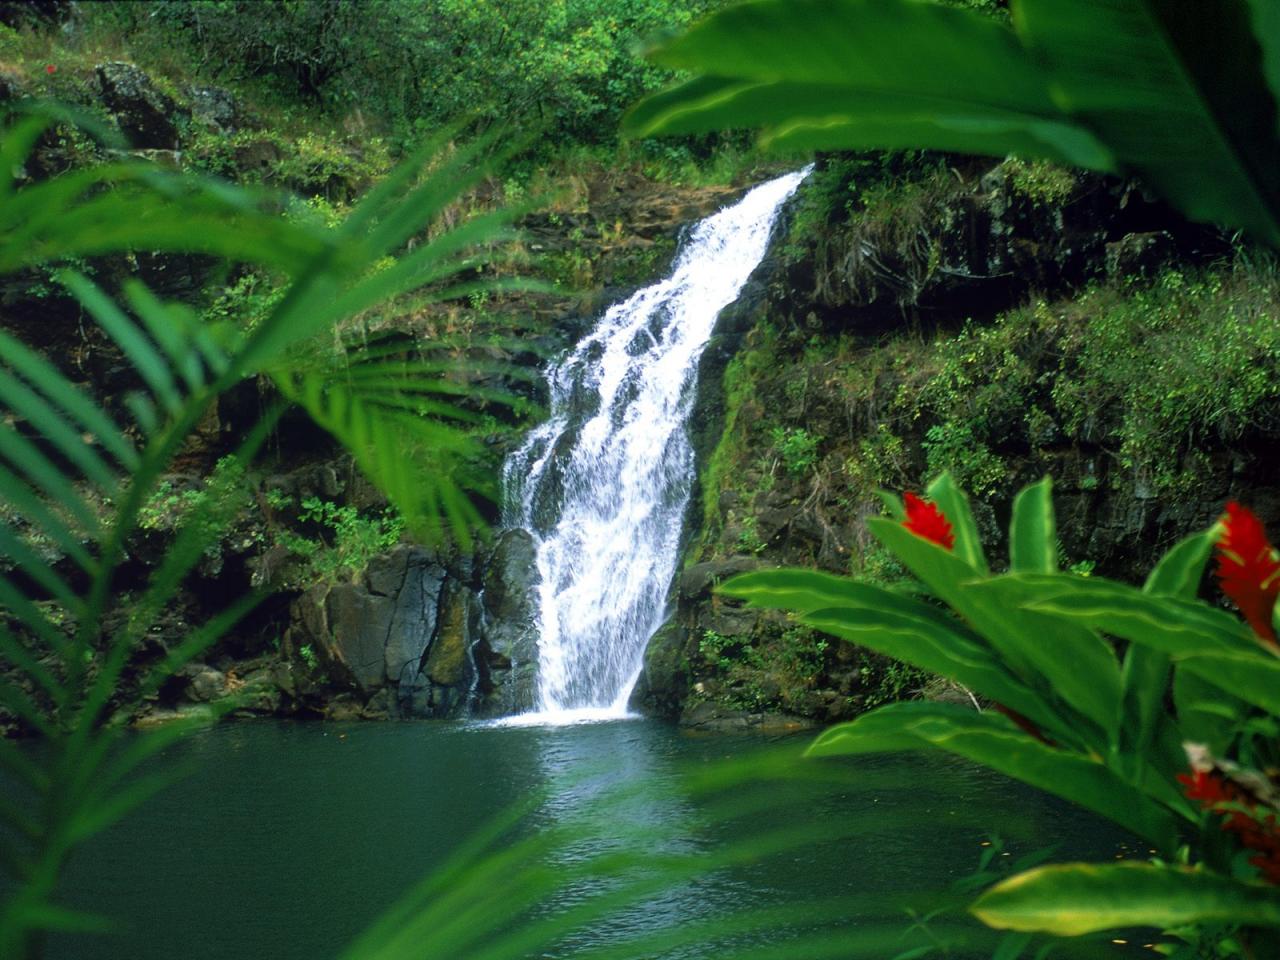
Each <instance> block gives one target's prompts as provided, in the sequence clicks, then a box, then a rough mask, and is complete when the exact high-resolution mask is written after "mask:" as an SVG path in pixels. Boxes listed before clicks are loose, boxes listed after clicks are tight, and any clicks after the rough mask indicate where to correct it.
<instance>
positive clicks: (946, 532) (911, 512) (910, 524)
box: [902, 493, 956, 550]
mask: <svg viewBox="0 0 1280 960" xmlns="http://www.w3.org/2000/svg"><path fill="white" fill-rule="evenodd" d="M902 499H903V502H904V505H905V506H906V508H907V519H906V522H905V523H903V526H904V527H906V528H907V529H908V530H910V531H911V532H912V533H914V534H915V535H916V536H917V537H924V539H926V540H928V541H929V542H930V543H936V544H937V545H938V546H940V547H942V548H943V549H944V550H950V549H951V548H952V547H954V546H955V545H956V537H955V534H954V533H952V532H951V522H950V521H949V520H948V519H947V518H946V517H945V516H944V515H943V513H942V511H941V510H939V509H938V508H937V506H936V505H935V504H932V503H929V502H927V501H925V500H921V499H920V498H919V497H917V496H916V495H915V494H914V493H907V494H904V495H903V498H902Z"/></svg>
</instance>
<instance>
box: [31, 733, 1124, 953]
mask: <svg viewBox="0 0 1280 960" xmlns="http://www.w3.org/2000/svg"><path fill="white" fill-rule="evenodd" d="M808 739H809V738H808V737H804V736H800V737H792V738H788V739H787V740H786V741H783V742H782V743H781V745H780V749H782V750H784V751H790V750H792V749H794V752H795V753H796V754H799V752H800V751H801V750H802V749H803V747H804V745H805V744H806V743H807V742H808ZM762 746H763V742H762V740H761V739H760V738H751V737H746V736H728V735H718V736H692V735H689V734H687V733H684V732H681V731H679V730H677V729H675V728H673V727H670V726H668V725H665V724H661V723H658V722H654V721H649V720H631V721H615V722H609V723H595V724H578V725H572V726H561V727H515V728H513V727H494V726H481V725H470V724H447V723H430V722H428V723H400V724H366V725H349V726H342V725H333V724H326V725H320V724H290V723H275V722H245V723H237V724H226V725H222V726H218V727H215V728H212V729H209V730H207V731H204V732H201V733H199V734H197V735H195V736H193V737H191V738H190V739H188V740H187V741H185V742H183V743H180V744H179V745H177V746H176V747H174V748H172V749H171V750H170V751H169V753H168V754H166V755H165V757H164V758H163V760H162V762H163V763H165V764H174V765H177V766H186V767H188V768H189V772H188V773H187V774H186V776H185V777H184V778H183V779H181V780H179V781H178V782H177V783H176V784H175V785H174V786H172V787H170V788H169V789H168V790H166V791H165V792H163V793H161V794H160V795H158V796H156V797H154V798H153V799H151V800H150V801H148V802H147V803H146V804H145V805H144V806H143V807H141V808H140V809H138V810H137V811H135V812H134V813H133V814H132V815H130V816H129V817H128V818H127V819H126V820H124V821H122V822H120V823H119V824H117V825H116V826H114V827H113V828H111V829H109V830H108V831H107V832H106V833H105V834H102V835H101V836H99V837H97V838H96V839H94V840H93V841H91V842H90V843H88V844H87V845H86V846H85V847H84V848H83V849H82V850H80V851H79V852H78V854H77V856H76V858H75V859H74V861H73V863H72V865H71V869H70V870H69V872H68V874H67V877H66V882H65V884H64V890H65V891H66V899H67V900H68V901H70V902H71V903H74V904H77V905H81V906H84V907H88V908H91V909H93V910H94V911H95V912H97V913H101V914H104V915H106V916H109V917H111V918H114V919H115V920H116V921H118V922H119V925H120V929H119V931H118V932H117V933H115V934H112V935H107V936H101V937H97V936H95V937H84V936H77V937H74V938H70V937H67V938H61V937H55V938H54V939H53V940H52V942H51V943H50V945H49V946H50V949H49V952H48V956H49V957H51V958H56V960H107V958H111V960H124V958H128V960H153V958H154V960H160V958H164V960H172V958H184V960H214V958H218V960H224V958H232V957H244V958H251V957H252V958H264V960H267V958H270V960H321V958H326V957H336V956H337V955H338V954H339V953H340V952H341V951H342V949H343V948H345V947H346V946H347V945H348V944H349V943H350V942H351V941H352V939H353V938H354V937H355V936H356V935H357V934H358V933H359V932H360V931H361V930H362V929H364V928H365V927H366V926H367V925H369V924H370V923H371V922H372V921H373V920H374V919H375V918H377V917H378V916H379V915H380V914H381V913H382V912H383V911H384V910H386V909H387V908H388V907H389V906H391V905H392V904H393V903H394V902H395V901H396V899H397V897H398V896H400V895H401V894H402V893H403V892H404V891H405V890H406V889H408V888H409V887H410V886H411V885H412V884H414V883H415V882H416V881H418V880H420V879H421V878H422V877H423V876H425V875H426V874H428V873H429V872H431V871H432V870H433V868H437V867H439V865H440V864H441V863H442V862H443V860H444V859H445V858H446V857H447V856H448V855H449V854H450V852H451V851H453V850H455V849H456V848H457V847H458V845H459V844H460V843H462V842H463V841H464V840H466V839H467V838H468V837H470V836H472V835H473V834H474V833H475V831H477V830H479V829H480V828H481V827H483V826H484V825H485V824H486V823H488V822H489V821H490V820H491V819H492V818H493V817H495V816H496V815H498V814H500V813H502V812H503V811H506V810H509V809H511V808H512V805H513V804H516V803H520V802H529V801H530V799H531V798H537V799H536V802H535V803H534V805H533V807H532V809H531V810H530V812H529V813H528V818H527V820H526V824H527V827H526V829H527V831H528V833H529V834H531V835H532V834H537V833H539V832H540V831H544V830H546V829H548V828H551V827H553V826H554V825H556V824H559V823H563V822H565V821H566V820H567V819H569V818H573V817H582V818H583V819H582V821H581V822H582V824H583V830H584V833H583V837H582V841H583V842H582V843H580V844H573V845H569V846H568V847H564V848H556V849H554V850H552V851H550V852H549V853H548V856H549V857H550V858H551V860H552V863H553V866H554V867H555V868H556V869H557V870H561V869H563V871H564V872H565V875H566V876H568V875H569V874H570V873H571V872H572V869H573V867H574V866H575V865H576V864H577V863H578V862H579V861H580V860H581V859H583V858H585V857H588V856H591V855H594V854H595V853H598V844H599V843H600V842H601V840H600V838H605V841H604V842H608V841H607V838H608V837H610V836H611V835H612V834H613V833H614V832H616V831H617V830H618V829H620V828H621V826H620V825H621V824H623V823H625V824H626V825H627V826H629V827H630V828H632V829H633V830H636V829H638V830H639V831H641V832H642V833H643V834H645V835H651V836H652V837H654V838H655V839H654V841H653V842H654V845H655V847H654V848H655V850H656V849H658V848H659V847H662V846H663V845H665V847H664V848H665V849H672V845H674V846H675V847H678V848H680V849H682V850H684V851H685V852H689V851H692V852H695V853H696V854H697V855H699V856H701V855H703V854H704V853H705V854H706V855H707V856H712V855H714V854H715V852H716V851H717V850H720V849H723V848H724V847H725V845H726V844H732V843H734V842H735V841H740V840H743V839H746V838H749V837H752V836H763V835H765V834H767V833H768V832H769V831H770V830H771V829H773V828H774V827H777V826H779V825H783V824H786V825H794V826H804V825H810V826H813V827H814V828H815V829H817V830H820V831H823V832H824V833H825V832H827V831H830V832H831V833H832V834H833V836H832V837H831V838H829V839H827V840H824V842H820V843H817V844H813V845H810V846H807V847H805V848H803V849H802V850H795V851H792V852H789V853H787V854H785V855H783V856H781V857H774V858H771V859H766V860H761V861H759V862H755V863H751V864H749V865H738V866H730V867H724V868H721V869H716V870H710V871H709V872H707V873H705V874H704V875H701V876H696V877H694V878H692V879H689V880H686V881H683V882H681V883H680V884H678V885H675V886H674V887H672V888H664V889H663V890H661V891H660V892H658V893H655V894H653V895H651V896H649V897H648V898H647V899H645V900H644V901H643V902H642V903H641V904H639V905H638V906H635V907H632V908H630V909H628V910H624V911H622V912H621V913H619V914H617V915H615V916H611V917H610V918H609V920H608V921H607V922H602V923H599V924H593V925H591V926H590V927H588V928H587V929H585V930H582V931H579V932H578V933H575V934H574V935H573V936H572V937H570V938H569V940H568V941H566V942H565V943H564V945H563V948H562V949H560V950H557V951H556V952H554V953H547V954H539V953H535V954H532V955H533V956H542V955H545V956H555V957H563V958H570V957H573V956H575V955H576V954H577V953H578V952H580V951H582V950H585V949H586V948H588V947H598V946H600V945H602V944H609V943H614V942H617V941H619V940H621V939H626V938H628V937H631V936H634V935H637V934H643V933H645V932H651V931H653V930H657V929H677V928H689V927H690V925H694V924H698V923H700V922H703V921H708V920H714V919H715V918H717V917H727V916H730V915H732V914H733V913H734V912H735V911H741V910H746V911H752V910H759V909H762V908H765V907H776V906H778V905H780V904H785V903H808V902H816V901H817V900H818V899H819V898H824V897H831V896H848V897H849V898H850V903H851V906H850V907H849V913H848V917H849V923H850V928H851V929H856V928H857V927H858V925H859V924H865V923H870V922H872V921H874V920H876V919H880V920H885V919H888V920H889V922H890V923H891V924H898V923H899V922H900V923H901V925H902V927H903V929H905V927H906V925H907V923H908V921H907V919H906V915H905V914H903V913H900V912H898V911H897V909H896V908H892V909H890V910H889V912H888V913H887V914H886V913H885V912H884V911H885V910H886V908H885V907H884V906H881V907H878V908H870V907H867V908H864V907H861V906H859V898H860V897H868V896H879V897H881V898H882V900H883V899H884V898H887V899H888V901H889V902H890V903H896V901H897V899H898V898H899V897H901V898H902V899H903V900H904V901H905V900H907V899H908V898H910V897H912V896H913V895H918V894H920V893H922V892H929V891H942V890H944V889H945V888H946V887H947V885H948V884H951V883H953V882H955V881H957V880H958V879H960V878H963V877H965V876H966V875H969V874H971V873H972V872H973V871H974V870H975V869H976V868H977V865H978V860H979V856H980V855H981V854H982V853H983V851H984V850H986V849H989V848H987V847H984V844H986V843H989V842H990V840H991V838H990V836H989V831H990V830H992V829H993V828H997V829H999V831H1000V833H1001V837H1002V839H1003V842H1004V844H1005V846H1004V848H1003V850H1001V848H999V847H997V848H996V849H997V851H999V853H998V855H997V856H996V857H995V858H994V859H995V861H996V863H997V865H999V863H1001V862H1007V863H1012V862H1013V861H1014V860H1015V859H1016V858H1017V857H1019V856H1022V855H1024V854H1026V853H1028V852H1029V851H1033V850H1036V849H1038V848H1043V847H1047V846H1049V845H1052V844H1058V843H1061V844H1062V845H1063V848H1062V850H1061V851H1060V852H1059V854H1058V858H1059V859H1068V858H1071V857H1080V856H1085V857H1104V858H1108V859H1109V858H1111V857H1112V856H1115V855H1117V853H1124V852H1125V851H1126V849H1127V848H1126V847H1125V842H1126V840H1125V836H1124V835H1123V834H1121V833H1120V832H1118V831H1117V830H1115V829H1113V828H1111V827H1109V826H1107V825H1105V824H1101V823H1099V821H1098V820H1096V819H1095V818H1093V817H1092V816H1090V815H1088V814H1086V813H1083V812H1081V811H1079V810H1076V809H1075V808H1073V807H1070V806H1068V805H1066V804H1063V803H1060V802H1058V801H1056V800H1053V799H1052V798H1048V797H1045V796H1043V795H1040V794H1038V793H1036V792H1034V791H1031V790H1029V789H1027V788H1024V787H1022V786H1020V785H1018V784H1016V783H1012V782H1010V781H1008V780H1005V779H1003V778H1000V777H998V776H996V775H993V774H991V773H990V772H988V771H985V770H982V769H979V768H976V767H973V766H971V765H969V764H966V763H962V762H957V761H954V760H951V759H949V758H946V757H937V756H914V755H913V756H905V755H904V756H887V757H875V758H870V759H864V760H859V761H858V762H857V763H856V764H853V763H849V764H842V765H840V771H841V776H840V778H839V782H838V783H837V784H835V785H834V786H833V785H831V784H826V785H823V784H820V783H816V782H807V781H803V780H801V781H796V782H791V781H787V782H784V783H782V784H780V785H775V786H772V787H769V788H768V791H767V792H768V794H769V795H770V796H771V798H772V800H773V801H776V802H771V804H770V806H769V807H768V808H766V809H764V810H763V811H758V812H754V813H751V814H750V815H749V816H744V817H739V818H737V819H734V820H728V821H725V820H718V819H716V818H712V817H709V815H708V809H709V808H708V807H707V806H706V805H705V804H704V803H703V802H702V801H701V800H700V799H699V798H698V797H696V796H694V795H692V794H691V793H690V783H691V780H690V778H691V777H696V776H697V775H699V774H700V773H702V772H705V771H706V770H707V769H708V768H709V767H710V766H711V765H712V764H713V762H714V761H718V760H725V759H730V758H737V759H740V760H741V759H743V758H750V757H751V756H752V755H753V752H754V751H758V750H761V749H762ZM771 749H775V750H776V749H779V743H778V742H777V741H775V742H774V743H773V744H772V745H771ZM823 762H825V761H823ZM804 763H806V764H817V763H819V761H804ZM609 788H622V789H623V790H624V791H628V792H629V794H628V797H627V799H626V801H625V806H624V807H618V806H613V807H609V806H598V802H599V799H600V797H601V796H602V795H603V794H604V793H606V792H607V791H608V789H609ZM733 792H734V793H736V792H738V791H733ZM835 833H842V834H843V836H841V837H839V838H836V837H835V836H834V834H835ZM592 838H594V839H592ZM658 838H662V839H661V840H659V839H658ZM708 862H709V861H708ZM510 879H511V878H509V877H504V880H510ZM580 899H581V889H578V890H577V891H576V892H575V890H573V889H567V890H566V891H565V892H563V894H561V895H559V896H558V898H553V899H552V900H551V902H550V904H549V905H548V906H546V907H545V908H543V909H544V910H546V911H550V912H552V913H554V912H555V911H557V910H565V909H568V908H569V907H570V906H571V905H572V904H573V903H575V902H577V901H578V900H580ZM860 911H861V912H860ZM877 911H879V916H877ZM490 919H491V921H492V922H494V923H496V925H497V926H498V927H499V928H501V927H502V925H503V924H504V923H505V922H507V921H506V920H505V919H504V918H501V917H499V918H490ZM899 949H900V948H899ZM897 952H898V950H893V949H890V950H887V951H886V952H885V953H884V954H883V955H882V956H883V957H884V960H888V958H889V957H892V956H893V955H894V954H895V953H897ZM645 955H651V956H662V957H664V958H687V960H697V958H711V957H717V956H720V955H722V954H721V953H720V952H719V951H717V950H715V949H712V948H710V947H703V946H701V945H699V944H698V943H697V942H695V943H694V944H693V945H691V946H687V947H682V948H679V949H676V948H672V949H670V950H667V951H664V952H660V953H659V952H655V953H653V954H645ZM987 955H988V956H989V955H990V954H989V953H988V954H987ZM458 960H466V958H465V957H463V956H460V957H458Z"/></svg>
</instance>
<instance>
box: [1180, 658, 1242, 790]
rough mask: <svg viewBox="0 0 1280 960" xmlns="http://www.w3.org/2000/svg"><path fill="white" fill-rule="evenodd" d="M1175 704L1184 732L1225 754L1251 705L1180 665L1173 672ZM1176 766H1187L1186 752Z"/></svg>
mask: <svg viewBox="0 0 1280 960" xmlns="http://www.w3.org/2000/svg"><path fill="white" fill-rule="evenodd" d="M1173 704H1174V709H1175V710H1176V711H1177V713H1178V726H1179V728H1180V729H1181V731H1182V734H1183V736H1185V737H1186V738H1187V740H1189V741H1191V742H1193V743H1203V744H1206V745H1207V746H1208V747H1209V750H1210V751H1211V752H1212V753H1213V754H1214V755H1215V756H1225V755H1226V752H1227V749H1228V747H1229V746H1230V744H1231V741H1232V740H1233V739H1234V737H1235V732H1236V730H1237V728H1238V725H1239V723H1240V721H1241V720H1243V719H1244V717H1245V716H1246V715H1247V714H1248V712H1249V706H1248V705H1247V704H1246V703H1244V702H1243V701H1242V700H1240V699H1239V698H1237V697H1235V696H1233V695H1232V694H1230V693H1224V692H1223V690H1222V689H1221V688H1220V687H1218V686H1217V685H1216V684H1212V683H1210V682H1209V681H1207V680H1205V679H1204V678H1203V677H1201V676H1199V675H1198V674H1195V673H1192V672H1191V671H1189V670H1182V669H1178V668H1175V669H1174V672H1173ZM1177 766H1178V768H1179V770H1180V771H1185V770H1186V768H1187V762H1186V757H1185V755H1184V756H1183V758H1182V762H1181V763H1179V764H1178V765H1177Z"/></svg>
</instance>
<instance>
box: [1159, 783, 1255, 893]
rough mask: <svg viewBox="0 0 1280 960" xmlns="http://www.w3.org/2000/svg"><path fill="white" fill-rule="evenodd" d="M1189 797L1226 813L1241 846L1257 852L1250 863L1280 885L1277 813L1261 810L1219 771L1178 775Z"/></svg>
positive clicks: (1226, 823) (1228, 825) (1226, 826)
mask: <svg viewBox="0 0 1280 960" xmlns="http://www.w3.org/2000/svg"><path fill="white" fill-rule="evenodd" d="M1178 782H1179V783H1181V784H1182V786H1183V788H1184V791H1185V793H1186V795H1187V797H1188V798H1190V799H1192V800H1195V801H1197V802H1198V803H1199V804H1200V806H1201V807H1202V808H1203V809H1205V810H1208V811H1210V812H1212V813H1217V814H1220V815H1221V816H1222V818H1223V819H1222V829H1223V830H1225V831H1227V832H1228V833H1233V834H1235V836H1236V840H1237V841H1238V842H1239V843H1240V846H1242V847H1244V848H1245V849H1246V850H1252V851H1254V855H1253V856H1252V857H1250V858H1249V862H1250V863H1251V864H1253V865H1254V866H1255V867H1257V868H1258V871H1259V872H1260V873H1261V874H1262V876H1263V879H1265V880H1266V881H1267V882H1268V883H1272V884H1277V885H1280V830H1277V826H1276V816H1275V814H1274V813H1265V812H1263V811H1262V810H1259V808H1258V804H1257V802H1256V801H1254V800H1253V798H1252V797H1250V796H1249V795H1248V793H1246V792H1245V791H1243V790H1241V789H1240V788H1239V787H1238V786H1237V785H1236V784H1234V783H1232V782H1231V781H1230V780H1228V779H1227V778H1226V777H1224V776H1222V774H1220V773H1218V772H1217V771H1215V770H1196V771H1194V772H1193V773H1191V774H1190V775H1187V774H1185V773H1180V774H1178Z"/></svg>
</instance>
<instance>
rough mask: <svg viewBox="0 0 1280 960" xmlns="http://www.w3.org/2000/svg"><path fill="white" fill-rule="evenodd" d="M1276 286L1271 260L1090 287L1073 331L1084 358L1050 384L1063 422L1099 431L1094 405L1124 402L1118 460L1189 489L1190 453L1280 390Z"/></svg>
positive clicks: (1161, 483) (1156, 481)
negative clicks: (1129, 283)
mask: <svg viewBox="0 0 1280 960" xmlns="http://www.w3.org/2000/svg"><path fill="white" fill-rule="evenodd" d="M1278 294H1280V280H1278V279H1277V277H1276V274H1275V271H1274V269H1273V268H1270V267H1267V268H1264V269H1261V270H1259V269H1254V270H1249V271H1247V272H1246V271H1240V270H1238V271H1236V272H1235V273H1225V274H1223V273H1218V274H1191V273H1184V272H1180V271H1173V270H1171V271H1167V272H1165V273H1163V274H1162V275H1161V276H1160V277H1159V278H1158V279H1157V280H1156V281H1155V282H1154V283H1153V284H1151V285H1149V286H1148V285H1145V284H1141V283H1138V284H1134V285H1133V286H1132V287H1130V288H1129V289H1119V290H1118V289H1116V288H1106V287H1098V288H1093V289H1091V290H1088V291H1086V292H1085V293H1084V294H1083V295H1082V296H1081V297H1080V298H1079V299H1078V300H1077V301H1076V303H1075V304H1073V305H1072V307H1071V310H1072V311H1073V313H1076V314H1077V315H1078V316H1082V317H1084V318H1087V319H1085V320H1084V322H1083V323H1082V324H1081V325H1080V326H1079V327H1077V328H1076V329H1075V330H1074V331H1072V332H1071V333H1070V334H1068V339H1067V344H1068V345H1069V347H1070V348H1071V349H1072V351H1073V353H1076V354H1077V359H1076V364H1077V365H1076V367H1075V369H1074V370H1073V371H1071V375H1070V376H1065V377H1062V378H1061V379H1059V380H1058V381H1057V382H1056V383H1055V385H1054V387H1053V398H1054V401H1055V402H1056V404H1057V406H1058V408H1059V409H1060V410H1061V411H1062V413H1063V415H1064V416H1063V421H1064V426H1065V427H1066V428H1067V429H1068V430H1071V431H1073V432H1077V433H1082V434H1089V433H1092V432H1096V431H1097V429H1098V423H1097V417H1098V412H1099V411H1101V410H1108V409H1112V410H1119V411H1120V423H1119V425H1118V427H1119V429H1118V431H1117V432H1118V434H1119V436H1120V438H1121V446H1120V451H1119V453H1120V460H1121V463H1122V464H1123V465H1124V466H1126V467H1129V468H1132V469H1135V470H1138V471H1140V474H1141V475H1143V476H1145V477H1147V478H1149V480H1148V483H1149V484H1150V486H1151V487H1152V488H1154V490H1155V491H1156V492H1158V493H1169V494H1173V495H1182V496H1187V495H1190V494H1193V493H1194V492H1195V487H1196V481H1197V472H1198V471H1197V466H1198V465H1197V462H1196V460H1195V459H1194V457H1192V458H1190V459H1188V457H1187V454H1188V453H1194V451H1195V450H1196V449H1197V448H1198V447H1200V446H1202V445H1204V444H1206V443H1207V442H1208V441H1210V440H1211V439H1217V440H1220V441H1231V440H1235V439H1238V438H1239V437H1241V436H1242V435H1244V434H1246V433H1247V432H1248V431H1249V430H1250V429H1251V428H1253V427H1254V426H1256V425H1257V423H1258V420H1259V418H1260V417H1263V416H1265V415H1266V414H1265V411H1266V409H1267V408H1268V406H1269V405H1270V404H1272V403H1274V402H1275V400H1276V398H1277V397H1278V396H1280V379H1278V378H1277V376H1276V372H1277V370H1278V369H1280V326H1278V325H1277V323H1276V315H1275V307H1274V305H1275V303H1276V297H1277V295H1278Z"/></svg>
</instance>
